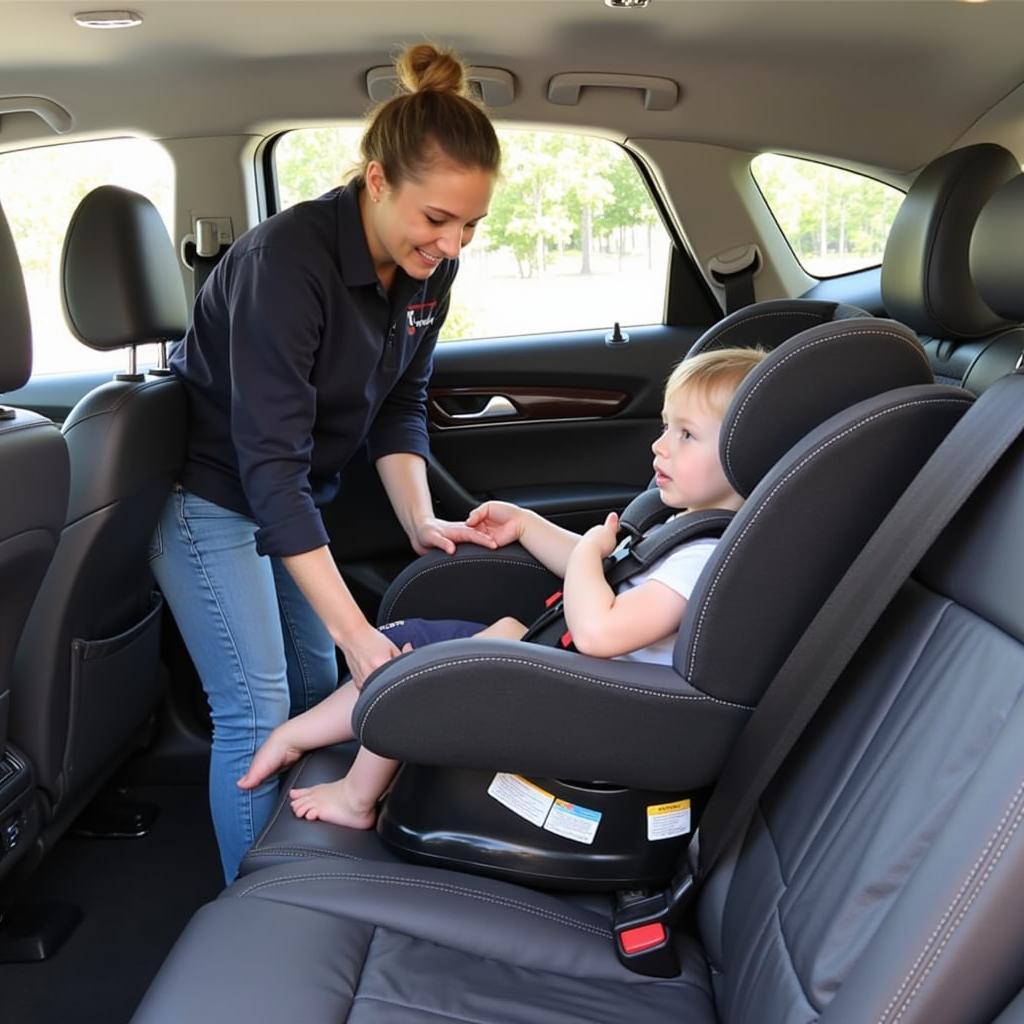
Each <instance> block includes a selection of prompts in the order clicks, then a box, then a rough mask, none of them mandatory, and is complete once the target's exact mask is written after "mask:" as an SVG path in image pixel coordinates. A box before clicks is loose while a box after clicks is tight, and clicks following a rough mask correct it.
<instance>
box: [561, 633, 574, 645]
mask: <svg viewBox="0 0 1024 1024" xmlns="http://www.w3.org/2000/svg"><path fill="white" fill-rule="evenodd" d="M558 642H559V643H560V644H561V645H562V646H563V647H568V646H569V645H570V644H571V643H572V633H570V632H569V630H566V631H565V632H564V633H563V634H562V637H561V639H560V640H559V641H558Z"/></svg>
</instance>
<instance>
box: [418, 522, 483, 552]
mask: <svg viewBox="0 0 1024 1024" xmlns="http://www.w3.org/2000/svg"><path fill="white" fill-rule="evenodd" d="M471 514H472V513H471ZM409 543H410V544H412V549H413V551H415V552H416V554H417V555H425V554H426V553H427V552H428V551H429V550H430V549H431V548H440V549H441V550H442V551H443V552H444V553H445V554H447V555H454V554H455V545H456V544H479V545H480V546H481V547H484V548H496V547H497V546H498V545H497V544H496V543H495V541H494V540H493V539H492V538H491V537H490V536H489V535H488V534H487V533H486V532H484V531H482V530H479V529H476V528H475V524H473V523H471V522H470V521H469V520H468V519H467V520H466V522H464V523H454V522H451V521H450V520H448V519H438V518H436V517H435V516H428V517H427V518H425V519H421V520H419V521H418V522H417V523H416V524H415V526H414V527H413V533H412V534H410V536H409Z"/></svg>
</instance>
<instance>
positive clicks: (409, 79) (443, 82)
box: [395, 43, 469, 96]
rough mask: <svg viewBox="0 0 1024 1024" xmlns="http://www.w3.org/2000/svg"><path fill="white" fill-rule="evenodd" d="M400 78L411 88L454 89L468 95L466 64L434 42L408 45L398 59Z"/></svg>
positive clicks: (411, 89)
mask: <svg viewBox="0 0 1024 1024" xmlns="http://www.w3.org/2000/svg"><path fill="white" fill-rule="evenodd" d="M395 70H396V71H397V72H398V79H399V81H400V82H401V83H402V85H403V86H404V88H405V89H406V90H407V91H409V92H426V91H428V90H431V91H433V92H451V93H455V94H456V95H457V96H469V88H468V82H467V77H466V67H465V65H464V64H463V63H462V61H461V60H459V58H458V57H456V56H455V54H454V53H453V52H452V51H451V50H444V49H441V48H439V47H437V46H434V44H433V43H417V44H416V45H415V46H409V47H406V49H405V50H403V51H402V53H401V54H400V55H399V56H398V58H397V59H396V60H395Z"/></svg>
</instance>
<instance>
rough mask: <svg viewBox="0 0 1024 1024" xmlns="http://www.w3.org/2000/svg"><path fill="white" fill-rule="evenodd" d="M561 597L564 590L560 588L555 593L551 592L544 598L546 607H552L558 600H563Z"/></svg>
mask: <svg viewBox="0 0 1024 1024" xmlns="http://www.w3.org/2000/svg"><path fill="white" fill-rule="evenodd" d="M561 599H562V592H561V591H560V590H556V591H555V592H554V593H553V594H550V595H548V596H547V597H545V598H544V607H545V608H550V607H551V606H552V605H553V604H555V602H556V601H561Z"/></svg>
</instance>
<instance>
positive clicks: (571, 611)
mask: <svg viewBox="0 0 1024 1024" xmlns="http://www.w3.org/2000/svg"><path fill="white" fill-rule="evenodd" d="M764 355H765V353H764V352H761V351H758V350H756V349H718V350H717V351H711V352H706V353H702V354H701V355H698V356H695V357H694V358H692V359H687V360H684V361H683V362H681V363H680V364H679V365H678V366H677V367H676V368H675V370H674V371H673V373H672V375H671V376H670V377H669V379H668V383H667V384H666V387H665V400H664V407H663V410H662V420H663V422H664V429H663V430H662V433H661V435H660V436H659V437H658V439H657V440H656V441H655V442H654V444H653V445H652V450H653V452H654V482H655V486H657V488H658V490H659V492H660V493H661V499H662V501H663V502H664V503H665V504H666V505H668V506H670V507H672V508H678V509H680V510H682V509H686V510H689V511H696V510H699V509H711V508H724V509H738V508H739V507H740V505H741V504H742V502H743V499H742V498H741V497H740V496H739V495H738V494H737V493H736V492H735V491H734V490H733V489H732V487H731V486H730V484H729V482H728V480H727V479H726V477H725V473H724V471H723V469H722V465H721V462H720V461H719V458H718V434H719V430H720V429H721V426H722V418H723V416H724V415H725V410H726V408H727V407H728V405H729V402H730V400H731V398H732V395H733V393H734V392H735V390H736V388H737V387H738V386H739V383H740V381H741V380H742V379H743V378H744V377H745V376H746V375H747V373H748V372H749V371H750V370H752V369H753V368H754V367H755V366H756V365H757V364H758V363H759V362H760V361H761V360H762V359H763V358H764ZM466 523H467V525H469V526H472V527H475V528H476V529H477V530H479V531H481V532H483V533H484V534H486V535H487V536H488V537H489V538H490V539H491V540H492V542H493V544H494V546H495V547H502V546H504V545H506V544H512V543H515V542H518V543H520V544H522V546H523V547H524V548H526V550H527V551H529V552H530V554H531V555H533V557H534V558H536V559H537V560H538V561H539V562H541V563H542V564H543V565H544V566H546V567H547V568H548V569H549V570H550V571H551V572H552V573H554V574H555V575H557V576H561V577H563V578H564V580H565V582H564V585H563V601H564V608H565V617H566V623H567V625H568V627H569V631H570V633H571V634H572V638H573V643H574V644H575V646H576V649H577V650H578V651H580V652H581V653H583V654H589V655H593V656H596V657H602V658H631V659H636V660H639V661H651V662H657V663H660V664H668V665H670V664H671V663H672V650H673V647H674V645H675V639H676V635H677V633H678V632H679V626H680V623H681V622H682V619H683V615H684V614H685V612H686V602H687V599H688V598H689V596H690V593H691V592H692V590H693V587H694V585H695V583H696V582H697V578H698V576H700V573H701V570H702V569H703V568H704V565H705V563H706V562H707V560H708V558H709V557H710V556H711V552H712V551H713V550H714V548H715V544H716V543H717V541H716V540H715V539H711V538H700V539H698V540H694V541H691V542H689V543H687V544H683V545H681V546H680V547H678V548H676V549H675V550H674V551H672V552H670V553H669V554H668V555H667V556H665V558H663V559H661V560H660V561H659V562H657V563H656V564H655V565H654V566H652V567H651V569H650V570H649V571H648V572H646V573H642V574H640V575H638V576H634V577H633V578H632V579H631V580H629V581H627V582H626V584H625V585H624V587H623V589H622V590H621V591H620V592H619V593H616V592H614V591H613V590H612V589H611V587H610V586H609V585H608V584H607V582H606V581H605V578H604V572H603V569H602V562H603V560H604V558H605V557H606V556H607V555H610V554H611V553H612V551H613V550H614V548H615V535H616V532H617V530H618V516H617V515H616V514H615V513H614V512H613V513H611V514H610V515H609V516H608V518H607V519H606V520H605V521H604V523H603V524H601V525H600V526H595V527H593V528H592V529H590V530H588V531H587V532H586V533H585V534H584V535H583V536H582V537H581V536H579V535H578V534H575V533H571V532H569V531H568V530H563V529H562V528H561V527H560V526H556V525H555V524H554V523H551V522H549V521H548V520H546V519H544V518H542V517H541V516H539V515H537V514H536V513H535V512H531V511H529V510H528V509H523V508H519V507H518V506H516V505H511V504H508V503H507V502H502V501H488V502H486V503H485V504H483V505H481V506H480V507H479V508H476V509H474V510H473V511H472V512H471V513H470V514H469V516H468V517H467V519H466ZM382 631H384V632H385V633H386V634H387V635H389V636H390V637H391V638H392V639H393V640H394V641H395V643H396V645H397V646H398V647H400V648H401V650H402V652H403V653H404V652H406V651H409V650H412V649H413V647H414V646H416V647H418V646H422V645H423V644H424V643H431V642H438V641H439V640H442V639H452V638H455V637H459V636H470V635H473V636H481V637H498V638H501V639H509V640H519V639H522V636H523V634H524V633H525V632H526V626H524V625H523V624H522V623H521V622H518V621H517V620H515V619H511V618H507V619H501V620H500V621H498V622H496V623H494V624H493V625H491V626H487V627H486V628H483V627H482V626H481V625H480V624H474V623H460V622H452V621H445V622H431V621H429V620H422V619H415V620H408V621H406V622H402V623H395V624H393V625H391V626H384V627H382ZM358 697H359V691H358V690H357V689H356V687H355V685H354V684H353V683H351V682H349V683H346V684H345V685H343V686H341V687H339V688H338V689H337V690H336V691H335V692H334V693H333V694H331V695H330V696H329V697H327V698H326V699H325V700H323V701H321V702H320V704H318V705H317V706H316V707H314V708H312V709H310V710H309V711H307V712H305V713H304V714H301V715H298V716H297V717H295V718H293V719H291V720H290V721H288V722H285V723H284V725H281V726H279V727H278V728H277V729H275V730H274V732H273V733H271V735H270V737H269V738H268V739H267V741H266V743H264V744H263V746H262V747H260V749H259V750H258V751H257V752H256V756H255V757H254V758H253V761H252V764H251V765H250V767H249V770H248V771H247V772H246V773H245V775H244V776H243V777H242V778H241V779H239V780H238V785H239V786H240V787H241V788H242V789H250V788H252V787H254V786H257V785H259V784H260V783H261V782H262V781H263V780H264V779H267V778H269V777H270V776H271V775H273V774H274V773H275V772H279V771H281V770H282V769H284V768H287V767H288V766H289V765H292V764H294V763H295V762H296V761H297V760H298V759H299V757H301V756H302V754H303V753H305V752H306V751H307V750H312V749H314V748H316V747H322V746H328V745H329V744H332V743H339V742H341V741H342V740H349V739H352V738H354V731H353V729H352V709H353V708H354V707H355V703H356V700H357V699H358ZM397 768H398V762H397V761H392V760H389V759H388V758H384V757H380V756H379V755H377V754H374V753H372V752H371V751H369V750H366V749H365V748H363V749H361V750H360V751H359V753H358V754H357V755H356V759H355V761H354V762H353V764H352V767H351V769H350V770H349V773H348V775H346V776H345V777H344V778H343V779H339V780H338V781H336V782H329V783H324V784H322V785H319V786H312V787H309V788H307V789H293V790H292V791H291V793H290V794H289V795H290V797H291V804H292V811H293V812H294V813H295V815H296V816H297V817H300V818H306V819H308V820H310V821H314V820H322V821H330V822H333V823H335V824H337V825H347V826H349V827H351V828H370V827H372V826H373V823H374V820H375V818H376V813H377V803H378V801H379V800H380V798H381V796H382V795H383V794H384V792H385V791H386V789H387V787H388V786H389V785H390V783H391V780H392V778H393V777H394V774H395V772H396V770H397Z"/></svg>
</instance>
